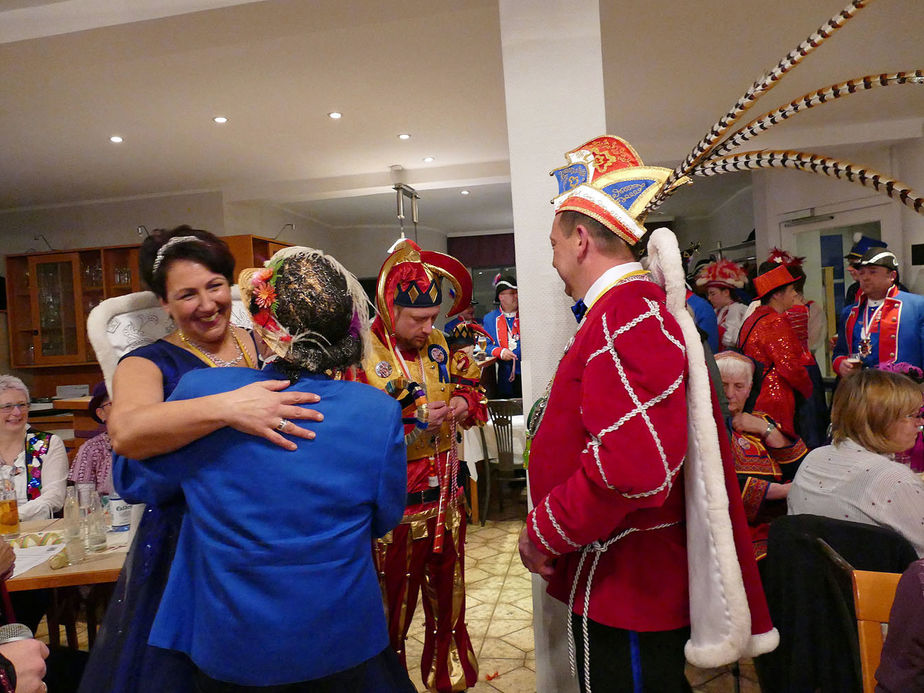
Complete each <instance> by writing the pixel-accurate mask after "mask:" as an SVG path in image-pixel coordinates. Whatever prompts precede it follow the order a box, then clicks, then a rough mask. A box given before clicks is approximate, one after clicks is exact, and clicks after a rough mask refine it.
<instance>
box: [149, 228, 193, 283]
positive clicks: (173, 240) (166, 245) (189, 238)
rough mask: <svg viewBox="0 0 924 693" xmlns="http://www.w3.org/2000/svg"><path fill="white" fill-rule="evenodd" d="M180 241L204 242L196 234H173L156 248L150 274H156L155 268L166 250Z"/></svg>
mask: <svg viewBox="0 0 924 693" xmlns="http://www.w3.org/2000/svg"><path fill="white" fill-rule="evenodd" d="M181 243H205V241H203V240H202V239H201V238H199V237H197V236H174V237H173V238H171V239H170V240H169V241H167V242H166V243H164V244H163V245H162V246H161V247H160V248H158V249H157V255H156V256H154V263H153V264H152V265H151V274H157V270H158V269H160V266H161V264H162V263H163V261H164V256H165V255H166V254H167V251H168V250H170V248H172V247H173V246H175V245H180V244H181Z"/></svg>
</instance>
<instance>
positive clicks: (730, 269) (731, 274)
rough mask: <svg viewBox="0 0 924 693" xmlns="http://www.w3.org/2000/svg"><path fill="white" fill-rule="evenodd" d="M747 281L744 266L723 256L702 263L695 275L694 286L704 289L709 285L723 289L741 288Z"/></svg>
mask: <svg viewBox="0 0 924 693" xmlns="http://www.w3.org/2000/svg"><path fill="white" fill-rule="evenodd" d="M747 281H748V275H747V272H745V271H744V267H742V266H741V265H739V264H738V263H737V262H734V261H732V260H726V259H725V258H720V259H718V260H716V261H715V262H710V263H709V264H707V265H703V266H702V267H701V268H700V270H699V272H698V273H697V275H696V286H698V287H701V288H706V289H708V288H709V287H710V286H718V287H720V288H723V289H743V288H744V285H745V284H746V283H747Z"/></svg>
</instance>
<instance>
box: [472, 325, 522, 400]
mask: <svg viewBox="0 0 924 693" xmlns="http://www.w3.org/2000/svg"><path fill="white" fill-rule="evenodd" d="M505 322H506V318H505V317H504V314H503V313H502V312H501V310H500V308H496V309H494V310H492V311H491V312H490V313H488V314H487V315H485V316H484V321H483V323H482V324H483V325H484V329H485V332H487V333H488V334H489V335H491V339H493V340H494V345H493V347H492V346H491V345H490V344H489V345H488V349H489V351H490V352H491V355H492V356H500V352H501V349H509V348H510V346H509V342H508V340H507V339H506V334H507V330H506V325H504V326H502V325H501V323H505ZM521 346H522V340H517V344H516V348H515V349H510V351H512V352H513V353H514V354H515V355H516V357H517V360H516V361H501V360H500V359H498V360H497V388H498V391H499V393H500V394H502V395H506V394H508V392H509V390H510V387H511V385H510V383H509V378H510V369H511V368H515V369H516V374H517V375H519V374H520V359H521V358H522V354H521Z"/></svg>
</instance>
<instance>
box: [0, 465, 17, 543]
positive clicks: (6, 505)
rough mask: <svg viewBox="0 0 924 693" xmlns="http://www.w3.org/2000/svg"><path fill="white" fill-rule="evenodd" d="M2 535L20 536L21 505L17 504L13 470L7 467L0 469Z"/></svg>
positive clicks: (0, 522) (0, 527) (0, 528)
mask: <svg viewBox="0 0 924 693" xmlns="http://www.w3.org/2000/svg"><path fill="white" fill-rule="evenodd" d="M0 534H2V535H3V536H13V537H15V536H19V505H18V503H17V502H16V486H15V484H14V483H13V468H12V467H8V466H6V465H4V466H2V467H0Z"/></svg>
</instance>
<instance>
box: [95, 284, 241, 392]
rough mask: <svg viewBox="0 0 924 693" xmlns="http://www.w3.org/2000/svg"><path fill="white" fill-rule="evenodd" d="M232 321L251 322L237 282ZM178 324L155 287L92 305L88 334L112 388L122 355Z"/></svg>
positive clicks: (165, 334) (233, 288) (239, 323)
mask: <svg viewBox="0 0 924 693" xmlns="http://www.w3.org/2000/svg"><path fill="white" fill-rule="evenodd" d="M231 322H233V323H234V324H235V325H240V326H241V327H245V328H247V329H250V327H251V324H252V323H251V321H250V314H249V313H248V312H247V309H246V308H245V307H244V304H243V303H242V302H241V292H240V290H239V289H238V286H237V284H235V285H234V286H232V287H231ZM175 328H176V326H175V325H174V324H173V320H172V319H171V318H170V316H169V315H167V313H166V311H164V309H163V308H162V307H161V305H160V301H159V300H158V298H157V296H156V295H155V294H154V292H152V291H138V292H135V293H133V294H127V295H125V296H117V297H116V298H107V299H106V300H105V301H102V302H101V303H100V304H99V305H97V306H96V307H95V308H93V310H91V311H90V315H88V316H87V336H88V337H89V338H90V343H91V344H92V345H93V351H94V352H95V353H96V358H97V360H98V361H99V365H100V368H101V369H102V371H103V377H104V378H105V379H106V388H107V389H108V390H109V392H112V375H113V373H115V368H116V365H117V364H118V363H119V359H120V358H122V356H124V355H125V354H127V353H128V352H129V351H131V350H132V349H137V348H138V347H141V346H144V345H145V344H150V343H151V342H156V341H157V340H158V339H161V338H162V337H166V336H167V335H168V334H170V333H171V332H173V330H174V329H175Z"/></svg>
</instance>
